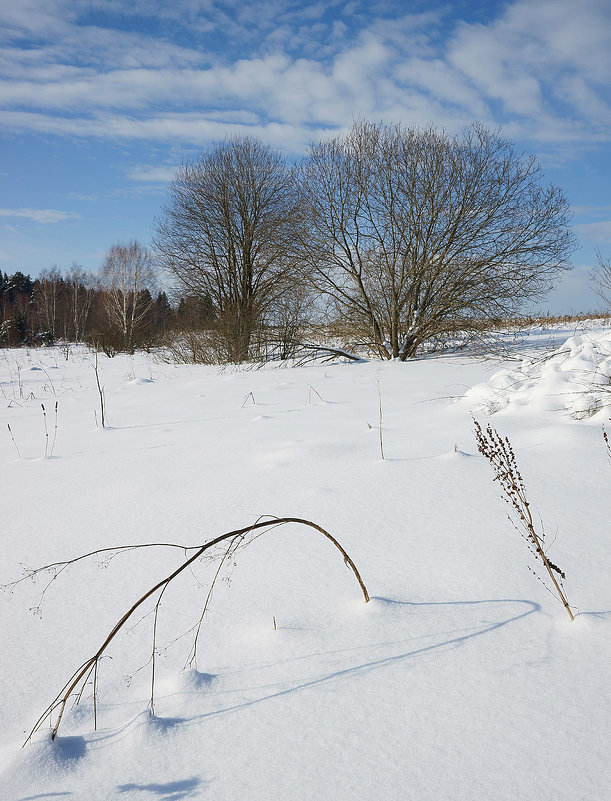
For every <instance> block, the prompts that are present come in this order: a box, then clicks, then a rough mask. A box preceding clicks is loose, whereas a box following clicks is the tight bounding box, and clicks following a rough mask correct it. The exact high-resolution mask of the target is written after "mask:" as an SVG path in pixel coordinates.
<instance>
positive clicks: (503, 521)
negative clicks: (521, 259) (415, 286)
mask: <svg viewBox="0 0 611 801" xmlns="http://www.w3.org/2000/svg"><path fill="white" fill-rule="evenodd" d="M513 349H514V351H513V356H514V359H513V360H506V361H501V360H500V359H499V358H493V359H485V360H482V359H476V358H475V357H471V356H469V355H467V354H464V353H463V354H462V355H459V356H434V357H430V358H427V359H422V360H418V361H414V362H411V363H408V364H401V363H395V362H391V363H383V364H382V363H379V362H365V363H342V362H340V361H338V362H336V363H332V364H326V365H311V366H308V367H298V368H293V369H288V368H284V369H282V368H280V369H278V368H267V369H264V370H255V369H239V370H238V369H231V368H226V369H224V370H220V369H219V368H217V367H208V366H192V365H190V366H188V365H180V366H175V365H171V364H166V363H163V362H161V361H159V360H158V359H157V358H155V357H154V356H152V355H146V354H137V355H136V356H135V357H129V356H117V357H115V358H114V359H107V358H106V357H105V356H100V357H99V374H100V381H101V383H102V385H103V386H104V394H105V399H106V409H107V415H108V420H107V423H108V427H107V428H105V429H104V430H102V429H101V428H100V427H99V423H100V412H101V410H100V399H99V395H98V390H97V386H96V380H95V373H94V356H93V354H91V353H90V352H88V351H87V350H85V349H84V348H76V347H73V348H70V349H68V350H67V351H64V350H63V349H61V348H59V347H58V348H52V349H44V350H34V349H32V350H29V351H28V350H12V351H6V350H5V351H0V497H1V498H2V528H1V533H0V537H1V542H2V557H3V558H2V565H1V567H0V582H1V583H4V584H8V583H10V582H11V581H14V580H15V579H18V578H20V577H22V576H23V575H24V573H23V566H27V567H30V568H32V567H39V566H42V565H45V564H48V563H50V562H54V561H57V560H64V559H69V558H71V557H74V556H77V555H79V554H81V553H86V552H88V551H91V550H94V549H100V548H109V547H111V546H118V545H125V544H141V543H147V542H157V543H175V544H180V545H183V546H193V545H197V544H201V543H204V542H205V541H207V540H208V539H211V538H213V537H216V536H218V535H219V534H222V533H224V532H226V531H230V530H232V529H235V528H239V527H242V526H246V525H248V524H250V523H253V522H255V521H256V520H257V519H258V518H259V517H260V516H261V515H275V516H292V517H300V518H306V519H309V520H312V521H314V522H315V523H318V524H319V525H321V526H323V527H324V528H325V529H327V530H328V531H329V532H330V533H331V534H332V535H333V536H334V537H336V538H337V539H338V540H339V541H340V542H341V544H342V545H343V546H344V548H345V549H346V550H347V552H348V553H349V554H350V556H351V557H352V559H354V561H355V563H356V564H357V566H358V568H359V569H360V571H361V573H362V576H363V579H364V581H365V583H366V585H367V588H368V590H369V593H370V595H371V596H372V600H371V602H370V603H369V604H365V603H364V601H363V598H362V595H361V594H360V589H359V586H358V584H357V582H356V581H355V578H354V576H353V575H352V573H351V572H350V571H349V570H348V569H347V568H346V566H345V565H344V563H343V560H342V558H341V555H340V554H339V553H338V552H337V551H336V550H335V549H334V548H333V546H332V545H331V544H330V543H329V542H328V541H327V540H325V539H324V537H322V536H321V535H319V534H318V533H317V532H315V531H313V530H310V529H307V528H305V527H298V526H295V525H292V526H286V527H284V528H278V529H274V530H272V531H269V532H268V533H266V534H264V535H263V536H261V537H260V538H258V539H256V540H255V541H254V542H252V543H251V545H249V546H248V547H247V548H246V549H243V550H240V551H238V553H237V555H236V560H235V564H234V562H233V560H230V562H229V563H227V564H226V565H225V566H224V567H223V568H222V570H221V572H220V574H219V578H218V581H217V583H216V586H215V591H214V594H213V596H212V599H211V602H210V606H209V610H208V613H207V615H206V617H205V619H204V622H203V625H202V629H201V635H200V639H199V643H198V658H197V664H192V665H191V667H190V668H188V669H187V670H184V669H183V668H184V666H185V662H186V661H187V659H188V655H189V652H190V650H191V647H192V644H193V631H192V628H193V626H194V625H196V624H197V621H198V619H199V616H200V614H201V610H202V607H203V605H204V603H205V599H206V595H207V592H208V588H209V586H210V582H211V580H212V579H213V578H214V574H215V571H216V569H217V567H218V562H213V561H211V560H206V561H201V562H197V563H196V564H195V565H194V566H193V569H191V570H189V571H185V573H184V574H182V575H181V576H180V578H179V579H177V580H176V581H175V582H173V583H172V584H171V585H170V587H169V588H168V590H167V592H166V593H165V595H164V597H163V599H162V602H161V605H160V607H159V615H158V626H157V649H158V656H157V659H156V671H157V680H156V687H155V716H154V717H153V716H151V715H150V714H149V711H148V704H149V700H150V691H151V686H150V685H151V672H150V664H149V663H150V657H151V636H152V628H153V621H154V616H153V613H152V610H153V607H154V600H155V599H156V596H155V598H153V599H152V603H149V604H148V605H147V606H146V607H145V608H143V609H142V613H139V614H138V615H136V616H135V617H134V619H133V620H132V621H130V623H129V625H128V626H126V627H125V629H124V630H123V631H122V632H121V634H120V635H118V636H117V638H116V639H115V640H114V642H113V643H112V645H111V647H110V648H109V651H108V657H106V658H104V659H102V660H101V662H100V666H99V675H98V685H99V686H98V700H97V718H98V726H97V730H94V722H93V708H92V687H91V686H88V687H87V688H86V689H85V691H84V693H83V696H82V698H81V703H80V704H79V705H78V706H75V707H73V708H72V707H71V708H70V709H68V710H67V711H66V714H65V716H64V719H63V721H62V724H61V728H60V730H59V735H58V737H57V738H56V740H55V741H54V742H51V739H50V729H49V728H48V727H46V726H43V727H42V728H41V729H40V730H39V731H38V732H37V733H36V734H35V735H34V736H33V738H32V742H31V743H30V744H28V745H27V746H26V747H25V748H23V749H22V748H21V745H22V743H23V741H24V740H25V739H26V737H27V735H28V733H29V731H30V729H31V728H32V726H33V724H34V723H35V721H36V719H37V718H38V716H39V714H40V713H41V712H42V711H43V710H44V708H45V707H46V706H47V704H49V703H50V702H51V701H52V700H53V698H54V697H55V695H56V694H57V693H58V691H59V690H60V689H61V687H62V686H63V684H64V683H65V682H66V680H67V679H68V678H69V676H70V675H71V674H72V672H73V671H74V670H75V669H76V668H77V667H78V666H79V665H80V664H82V663H83V662H84V661H85V660H86V659H87V658H88V657H90V656H91V655H92V654H93V653H95V651H96V650H97V648H98V647H99V645H100V644H101V643H102V642H103V640H104V639H105V637H106V635H107V634H108V632H109V631H110V630H111V628H112V626H113V625H114V624H115V622H116V621H117V620H118V619H119V618H120V617H121V615H123V613H124V612H126V611H127V610H128V609H129V608H130V607H131V606H132V604H133V603H134V602H135V601H136V600H137V599H138V598H139V597H140V596H141V595H142V594H143V593H144V592H145V591H146V590H147V589H149V588H150V587H152V586H153V585H154V584H156V583H157V582H158V581H159V580H160V579H162V578H164V577H165V576H167V575H169V574H170V573H171V572H172V571H173V570H174V569H175V568H176V567H178V566H179V565H180V564H181V563H182V561H183V560H184V558H185V552H184V551H183V550H180V549H175V548H166V547H160V548H157V549H147V550H135V551H129V552H126V553H124V554H119V555H116V556H114V557H112V558H109V555H108V554H107V555H102V556H99V557H96V558H93V559H91V560H86V561H84V562H80V563H78V564H76V565H74V566H72V567H71V568H69V569H67V570H65V571H64V572H62V573H61V574H60V575H59V576H58V577H57V579H56V580H54V581H53V582H52V583H51V585H50V586H49V589H48V591H47V592H46V593H45V595H44V598H43V599H42V607H41V598H40V594H41V592H42V591H43V590H44V588H45V586H46V583H47V581H48V579H49V578H50V577H51V575H48V576H47V577H46V578H45V576H39V577H38V579H37V581H36V583H32V581H30V580H29V579H28V580H26V581H23V582H21V583H19V584H17V585H15V586H14V587H13V588H12V590H6V591H5V592H3V593H2V594H0V604H1V606H0V615H1V623H2V631H1V634H2V640H1V642H2V648H1V649H0V681H1V686H0V721H2V732H3V739H2V745H1V746H0V767H1V770H2V772H1V774H0V798H1V799H2V800H3V801H18V800H19V801H25V799H34V798H36V799H47V798H49V799H55V798H58V799H59V798H66V799H75V801H81V799H82V800H83V801H85V800H86V801H97V800H98V799H99V801H106V800H107V799H120V800H121V801H131V799H138V801H146V800H147V799H148V800H149V801H157V799H164V801H168V800H169V799H172V800H174V799H214V801H276V800H278V801H280V799H282V801H284V799H292V801H306V800H307V801H310V799H317V800H320V799H329V801H335V800H337V801H348V800H350V801H353V800H354V799H362V800H364V801H381V800H383V801H389V800H390V799H397V801H400V800H401V801H403V799H410V800H411V799H413V801H462V799H464V800H465V801H516V800H517V799H520V800H522V799H524V800H528V801H531V800H532V801H534V800H535V799H536V800H537V801H543V800H545V801H547V800H548V799H549V801H552V800H553V801H602V799H604V798H606V797H607V794H608V790H609V787H610V786H611V775H610V770H609V764H610V761H609V758H608V755H609V720H610V719H611V705H610V702H609V681H610V678H611V671H610V657H611V582H609V562H608V556H609V532H610V523H609V521H610V520H611V500H610V499H611V491H610V490H611V464H609V461H608V456H607V451H606V448H605V443H604V441H603V438H602V431H601V424H604V423H606V422H607V421H608V420H609V417H610V415H611V412H610V410H609V406H605V402H604V401H605V398H606V397H607V395H605V392H608V390H607V389H605V385H604V381H603V376H605V375H607V376H608V375H609V364H610V362H609V358H610V356H611V354H610V350H611V333H610V331H609V328H605V327H604V326H601V325H599V326H597V327H596V326H595V327H593V328H592V329H591V330H587V331H585V330H570V329H554V330H548V331H535V332H531V334H529V336H527V337H525V338H523V339H520V340H519V341H517V342H516V343H515V345H514V346H513ZM378 385H379V387H380V395H381V399H382V413H383V421H382V435H383V447H384V455H385V459H384V460H382V459H381V454H380V437H379V396H378ZM312 390H316V392H314V391H312ZM597 398H598V399H599V400H596V399H597ZM323 401H324V402H323ZM56 403H57V416H56V414H55V404H56ZM41 404H43V405H44V412H45V414H44V415H43V409H42V408H41ZM594 404H596V405H594ZM494 412H498V413H494ZM472 415H474V416H475V417H476V418H477V419H478V420H480V422H482V423H483V424H484V423H485V424H487V423H488V422H490V423H491V424H492V425H494V426H495V427H496V428H497V429H498V430H499V432H500V433H502V434H503V435H507V436H509V437H510V439H511V442H512V445H513V447H514V450H515V452H516V455H517V459H518V464H519V467H520V470H521V472H522V475H523V478H524V481H525V483H526V487H527V491H528V493H529V500H530V502H531V505H532V508H533V509H534V510H535V515H536V521H537V524H538V526H539V528H540V530H541V531H542V532H544V534H545V538H546V544H547V546H548V547H549V549H550V551H549V553H550V556H551V557H552V558H553V560H554V562H555V563H556V564H558V565H559V566H560V567H561V568H562V570H564V571H565V572H566V575H567V579H566V582H565V584H564V588H565V591H566V594H567V596H568V598H569V601H570V602H571V604H572V605H573V606H574V611H575V614H576V619H575V622H574V623H571V622H570V621H569V619H568V617H567V615H566V613H565V611H564V609H563V608H562V606H561V605H560V603H559V602H558V601H557V600H556V599H555V598H554V597H553V596H552V595H551V594H550V592H548V590H547V589H546V586H545V585H544V584H543V583H542V582H541V581H539V580H538V579H537V578H536V577H535V576H534V575H533V574H532V572H531V571H530V570H529V569H528V568H529V567H531V568H535V569H536V565H535V563H534V562H532V561H531V557H530V555H529V553H528V551H527V549H526V546H525V545H524V542H523V541H522V540H521V539H520V537H519V535H518V533H517V532H516V531H515V530H514V529H513V527H512V525H511V523H510V522H509V521H508V520H507V511H508V508H507V506H506V504H505V503H503V501H502V500H501V498H500V497H499V487H498V485H497V484H496V483H494V482H493V481H492V472H491V470H490V468H489V466H488V464H487V462H486V461H485V460H484V459H483V458H482V457H480V456H479V455H478V454H477V450H476V447H475V439H474V437H473V432H472V428H473V421H472ZM490 415H491V416H490ZM578 418H579V419H578ZM96 421H97V426H96ZM45 422H46V433H45ZM9 425H10V432H9V429H8V426H9ZM56 425H57V428H56ZM610 429H611V422H609V423H608V426H607V430H610ZM46 434H48V437H47V436H46ZM17 449H18V450H19V454H18V452H17ZM45 452H46V458H45ZM41 615H42V617H41ZM274 623H275V627H274ZM182 635H184V636H182Z"/></svg>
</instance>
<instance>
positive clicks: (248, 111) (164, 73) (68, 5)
mask: <svg viewBox="0 0 611 801" xmlns="http://www.w3.org/2000/svg"><path fill="white" fill-rule="evenodd" d="M331 5H336V6H337V9H338V13H337V14H336V15H335V18H333V17H332V16H331V17H328V19H326V17H325V14H326V13H327V11H328V5H327V6H322V5H320V6H319V5H318V4H316V3H309V4H308V3H306V4H295V3H289V2H287V0H264V2H260V3H257V4H255V3H250V4H249V3H244V2H241V1H238V0H231V1H230V2H225V3H220V2H217V1H216V0H176V2H174V3H172V4H166V3H162V2H160V0H142V1H141V2H139V3H138V4H135V5H133V6H132V5H130V4H121V3H119V2H118V0H93V2H89V0H70V2H68V0H22V4H21V5H20V8H19V9H18V10H14V9H13V10H11V9H8V7H7V6H6V4H3V6H2V8H0V26H1V25H2V24H3V23H4V25H5V26H6V28H5V34H4V38H5V39H6V40H7V41H11V42H12V44H9V45H7V46H6V47H5V48H4V49H0V102H1V103H2V106H3V108H4V109H5V110H4V112H3V113H2V117H1V119H2V124H3V126H4V127H5V129H6V130H18V131H35V132H39V133H48V134H57V135H62V136H65V135H68V136H76V137H78V136H99V137H104V138H119V139H120V138H126V139H147V138H149V139H151V140H169V139H175V140H176V141H177V142H197V143H198V144H202V143H203V142H204V141H206V139H208V138H215V139H218V138H222V137H223V136H224V135H225V134H227V133H232V132H237V133H241V132H247V133H253V134H263V135H264V136H266V138H267V139H268V141H272V142H273V140H272V139H270V137H271V136H272V135H275V136H276V137H277V138H278V139H280V140H281V141H282V142H283V145H282V146H283V147H284V148H285V149H287V150H292V151H293V152H294V149H295V148H300V147H302V146H303V143H304V142H306V141H308V140H309V139H311V138H314V135H315V131H317V130H328V129H329V128H332V129H336V130H337V129H339V128H341V127H343V126H345V125H346V124H349V123H350V121H351V120H352V119H353V118H354V117H357V116H365V117H369V118H372V119H376V120H378V119H382V120H390V119H393V120H396V121H403V122H405V123H408V124H423V125H426V124H429V123H435V124H442V125H446V126H447V127H448V128H450V129H452V128H457V127H460V126H461V125H463V124H465V123H468V122H470V121H472V120H473V119H479V120H482V121H484V122H486V123H488V124H491V125H494V124H498V123H501V124H503V126H504V132H505V134H506V135H508V136H510V137H512V138H517V139H528V140H531V141H533V140H534V141H537V142H538V143H549V145H550V146H553V147H554V148H556V149H558V148H559V146H561V145H562V146H564V147H566V145H567V143H571V144H572V145H573V146H576V145H581V144H587V143H594V142H608V141H610V140H611V102H610V100H609V93H608V89H607V78H608V75H609V74H611V9H610V7H609V6H608V3H607V2H604V0H581V2H580V3H575V2H574V0H534V1H533V0H528V2H527V0H517V1H516V2H514V3H512V4H509V5H505V6H500V12H499V15H498V16H497V17H496V18H495V19H493V20H492V21H491V22H490V23H488V24H473V23H471V24H467V23H464V22H463V23H460V22H459V23H452V20H451V18H450V17H447V18H446V20H445V23H444V24H445V25H446V26H447V25H450V26H451V25H452V24H454V28H453V29H452V28H451V32H450V35H449V37H446V39H444V38H443V37H442V35H441V34H442V31H445V30H446V29H445V28H442V22H443V20H442V17H441V16H440V14H438V13H435V12H428V13H426V14H407V15H405V14H403V15H402V16H400V15H395V16H394V17H393V18H391V11H392V7H393V6H392V4H391V3H380V4H379V7H376V6H369V7H368V9H367V8H366V7H365V6H364V5H363V4H362V3H360V2H356V3H353V4H352V8H349V5H350V4H344V3H343V2H341V1H340V0H337V2H336V3H334V4H333V3H332V4H331ZM401 7H402V4H401V3H398V4H396V6H395V8H401ZM92 8H93V9H94V10H97V11H103V12H104V13H106V14H111V15H112V14H114V15H118V16H122V17H128V16H129V15H130V14H132V13H133V14H136V13H137V14H138V15H139V16H143V17H147V16H148V17H149V18H150V19H151V20H156V21H160V20H163V21H167V23H168V26H169V28H168V31H169V34H168V35H167V36H165V35H164V36H163V37H160V36H157V37H155V36H153V34H151V33H144V32H137V31H132V32H128V31H125V30H118V29H111V28H110V27H108V28H104V27H102V26H101V23H99V24H98V25H97V26H94V25H86V24H79V20H80V21H81V22H82V21H83V20H87V19H89V18H88V17H86V16H84V15H85V14H86V13H87V12H88V10H91V9H92ZM24 9H25V10H24ZM367 10H368V13H369V17H366V15H365V14H364V12H366V11H367ZM446 11H447V10H446ZM340 12H341V13H340ZM376 13H377V14H378V15H379V17H378V18H375V16H372V15H375V14H376ZM79 15H80V16H79ZM102 18H103V17H100V19H102ZM108 19H111V18H110V17H109V18H108ZM325 19H326V21H325ZM364 20H366V21H364ZM45 25H46V26H47V27H46V28H45ZM355 25H356V28H355ZM359 25H360V28H359V27H358V26H359ZM177 26H178V28H180V30H187V29H189V30H190V38H188V40H184V41H187V44H184V45H183V44H179V43H175V42H173V41H171V40H170V35H171V34H172V33H174V35H175V34H176V30H177V29H178V28H177ZM45 30H48V35H47V36H45ZM211 31H212V32H213V33H215V34H217V35H218V36H219V37H225V38H224V39H223V41H226V40H231V39H232V37H235V41H234V42H233V44H234V46H238V47H239V45H240V43H242V42H244V43H246V42H248V47H245V50H244V55H243V56H242V57H241V58H239V59H237V60H234V61H230V60H227V61H225V62H223V58H224V55H223V52H221V51H219V52H217V53H216V54H214V52H213V51H211V50H210V48H207V47H205V46H203V45H202V46H199V45H198V42H200V43H203V42H208V41H209V39H206V38H205V37H206V36H208V35H209V34H210V32H211ZM19 36H21V37H22V38H25V37H27V36H30V37H36V46H29V47H25V48H22V47H20V46H15V43H17V44H18V45H20V44H21V41H20V39H19ZM198 37H204V38H203V39H198ZM0 39H2V34H1V33H0ZM176 41H178V40H176ZM160 109H162V111H161V112H160Z"/></svg>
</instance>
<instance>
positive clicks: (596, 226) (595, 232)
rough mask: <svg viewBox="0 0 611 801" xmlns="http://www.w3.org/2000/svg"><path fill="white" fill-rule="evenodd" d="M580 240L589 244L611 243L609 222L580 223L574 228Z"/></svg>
mask: <svg viewBox="0 0 611 801" xmlns="http://www.w3.org/2000/svg"><path fill="white" fill-rule="evenodd" d="M575 231H576V232H577V235H578V236H579V237H580V239H587V240H588V241H590V242H593V243H597V242H611V220H599V221H598V222H592V223H581V224H579V225H576V226H575Z"/></svg>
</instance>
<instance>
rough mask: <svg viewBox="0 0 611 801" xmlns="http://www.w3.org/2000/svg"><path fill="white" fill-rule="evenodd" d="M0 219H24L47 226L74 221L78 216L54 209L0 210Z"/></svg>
mask: <svg viewBox="0 0 611 801" xmlns="http://www.w3.org/2000/svg"><path fill="white" fill-rule="evenodd" d="M0 217H24V218H26V219H28V220H33V221H34V222H37V223H42V224H49V223H59V222H64V221H65V220H75V219H78V218H79V217H80V215H79V214H74V213H73V212H70V211H57V210H56V209H0Z"/></svg>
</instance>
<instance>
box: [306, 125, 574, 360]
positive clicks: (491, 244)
mask: <svg viewBox="0 0 611 801" xmlns="http://www.w3.org/2000/svg"><path fill="white" fill-rule="evenodd" d="M542 177H543V176H542V172H541V169H540V167H539V165H538V164H537V161H536V159H535V158H534V157H532V156H525V155H522V154H519V153H516V152H515V150H514V149H513V147H512V145H511V144H510V143H509V142H508V141H506V140H504V139H503V138H501V137H500V136H499V135H498V134H496V133H494V132H491V131H489V130H487V129H486V128H484V127H483V126H481V125H478V124H476V125H473V126H471V127H470V128H468V129H467V130H466V131H465V132H464V133H463V134H462V135H460V136H451V135H449V134H447V133H445V132H444V131H439V130H436V129H434V128H426V129H413V128H410V129H406V128H403V127H402V126H399V125H394V126H385V125H381V124H380V125H378V124H372V123H368V122H358V123H355V124H354V125H353V127H352V129H351V130H350V131H349V132H348V133H347V134H346V135H343V136H338V137H336V138H334V139H331V140H330V141H326V142H322V143H320V144H318V145H314V146H312V147H311V148H310V150H309V154H308V156H307V158H306V159H305V160H304V162H303V164H302V165H301V168H300V170H299V173H298V183H299V187H300V194H301V198H302V201H303V209H304V212H303V219H302V226H301V229H300V230H301V233H300V237H299V238H300V248H301V258H302V263H303V265H304V266H305V268H306V271H307V273H308V274H309V277H310V280H312V281H313V283H314V284H315V285H316V287H317V288H318V289H319V290H320V291H321V292H324V293H326V294H327V295H328V296H329V298H330V299H331V302H332V304H334V306H335V309H336V311H337V313H338V314H340V315H341V316H342V317H343V318H344V319H345V320H347V321H348V322H349V323H350V324H351V325H353V326H354V327H355V329H356V333H357V335H358V336H359V337H360V339H361V341H362V342H365V343H366V344H367V345H368V346H369V348H370V349H371V350H373V351H374V352H376V353H377V354H378V355H379V356H381V357H384V358H389V359H390V358H400V359H402V360H405V359H408V358H411V357H413V356H414V355H415V354H416V352H417V350H418V348H420V347H421V346H422V345H423V344H424V343H425V342H427V341H428V340H430V339H431V338H433V337H437V336H443V335H447V334H450V333H452V332H457V331H469V330H476V329H477V328H478V327H480V326H481V322H482V320H488V319H490V318H497V319H498V318H503V317H507V316H509V315H512V314H515V313H516V312H517V311H518V310H519V309H520V308H521V306H522V305H523V304H524V302H525V301H530V300H534V299H537V298H539V297H541V296H542V295H543V294H544V293H545V292H546V291H547V290H548V289H549V287H550V285H551V283H552V281H553V279H554V278H555V277H556V276H557V275H558V273H559V271H561V270H563V269H565V268H567V267H568V258H569V256H570V254H571V252H572V249H573V242H574V240H573V237H572V234H571V232H570V229H569V227H568V225H569V221H570V213H569V207H568V203H567V201H566V199H565V197H564V195H563V193H562V192H561V190H560V189H558V188H556V187H554V186H545V185H543V183H542Z"/></svg>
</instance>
